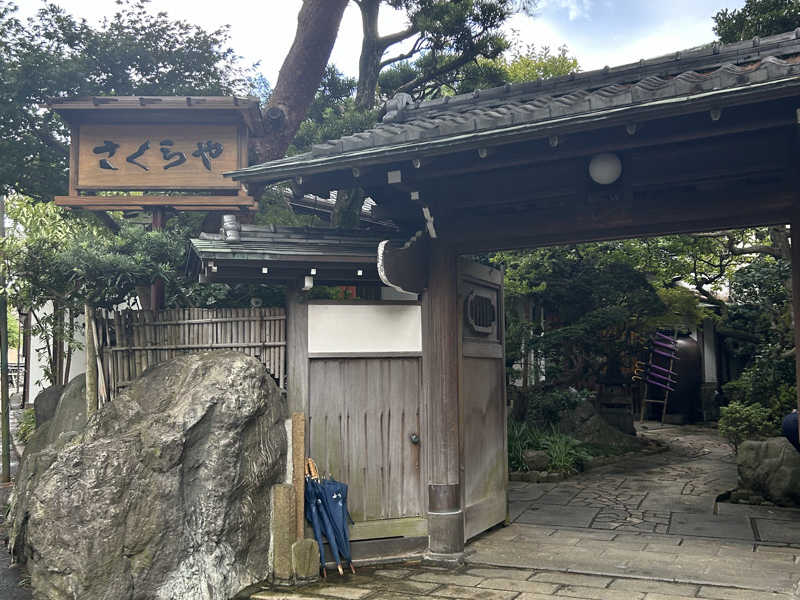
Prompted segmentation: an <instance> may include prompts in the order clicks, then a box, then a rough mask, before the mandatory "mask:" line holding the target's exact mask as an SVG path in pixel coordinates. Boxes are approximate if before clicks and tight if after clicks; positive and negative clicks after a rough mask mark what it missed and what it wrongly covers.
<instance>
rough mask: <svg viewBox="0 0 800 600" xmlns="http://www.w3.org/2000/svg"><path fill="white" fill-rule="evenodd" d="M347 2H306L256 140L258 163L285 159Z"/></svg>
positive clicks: (320, 0) (315, 85)
mask: <svg viewBox="0 0 800 600" xmlns="http://www.w3.org/2000/svg"><path fill="white" fill-rule="evenodd" d="M345 6H347V0H304V2H303V6H302V7H301V8H300V14H298V16H297V32H296V33H295V36H294V42H293V43H292V47H291V48H290V49H289V53H288V54H287V55H286V58H285V59H284V61H283V66H281V70H280V73H279V74H278V82H277V83H276V84H275V89H274V90H273V92H272V97H271V98H270V101H269V104H268V105H267V108H266V112H265V121H266V127H267V133H266V136H265V137H263V138H258V139H254V140H253V149H254V151H255V154H256V157H257V159H258V161H259V162H266V161H268V160H275V159H277V158H282V157H283V155H284V154H285V153H286V149H287V148H288V147H289V144H290V143H291V142H292V139H293V138H294V136H295V134H296V133H297V130H298V128H299V127H300V123H302V121H303V119H305V117H306V113H307V112H308V107H309V106H310V104H311V102H312V101H313V100H314V95H315V94H316V92H317V88H318V87H319V82H320V80H321V79H322V74H323V72H324V71H325V66H326V65H327V64H328V59H329V58H330V56H331V51H332V50H333V44H334V42H336V34H337V33H338V31H339V23H340V22H341V20H342V15H343V14H344V9H345Z"/></svg>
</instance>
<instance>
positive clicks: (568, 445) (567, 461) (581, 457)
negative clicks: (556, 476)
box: [541, 430, 591, 473]
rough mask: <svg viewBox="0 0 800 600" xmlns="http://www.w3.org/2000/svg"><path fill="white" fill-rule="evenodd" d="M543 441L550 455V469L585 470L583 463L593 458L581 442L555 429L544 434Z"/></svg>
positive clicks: (567, 471)
mask: <svg viewBox="0 0 800 600" xmlns="http://www.w3.org/2000/svg"><path fill="white" fill-rule="evenodd" d="M541 443H542V448H543V449H544V450H545V451H546V452H547V455H548V456H549V457H550V464H549V466H548V470H549V471H557V472H559V473H577V472H578V471H582V470H583V464H584V463H585V462H586V461H587V460H588V459H589V458H591V455H590V454H589V452H587V451H586V449H585V448H583V445H582V444H581V442H579V441H578V440H576V439H575V438H574V437H571V436H568V435H566V434H564V433H560V432H558V431H555V430H553V431H551V432H550V433H546V434H544V435H543V436H542V441H541Z"/></svg>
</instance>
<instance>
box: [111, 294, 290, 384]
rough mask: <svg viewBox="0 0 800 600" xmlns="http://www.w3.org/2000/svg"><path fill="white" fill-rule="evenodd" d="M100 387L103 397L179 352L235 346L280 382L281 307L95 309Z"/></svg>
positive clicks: (283, 356)
mask: <svg viewBox="0 0 800 600" xmlns="http://www.w3.org/2000/svg"><path fill="white" fill-rule="evenodd" d="M96 322H97V337H98V341H99V346H100V347H99V355H100V356H101V357H102V365H101V369H100V372H99V375H100V377H101V381H100V388H101V389H102V388H106V389H107V390H108V394H109V399H111V398H113V397H114V396H115V395H116V394H117V393H118V392H119V390H120V389H121V388H123V387H125V386H127V385H128V384H130V382H131V381H133V380H134V379H136V378H137V377H139V376H140V375H141V374H142V373H143V372H144V370H145V369H147V368H148V367H152V366H153V365H157V364H158V363H160V362H164V361H165V360H168V359H170V358H173V357H175V356H178V355H179V354H191V353H197V352H205V351H208V350H223V349H225V350H236V351H238V352H243V353H245V354H248V355H250V356H254V357H256V358H257V359H258V360H260V361H261V362H262V363H263V364H264V366H265V367H266V368H267V370H268V371H269V372H270V373H271V374H272V376H273V377H274V378H275V381H276V382H277V383H278V385H279V386H280V387H284V383H285V373H286V368H285V364H286V312H285V310H284V309H283V308H282V307H269V308H215V309H206V308H177V309H169V310H159V311H150V310H123V311H103V310H98V311H97V315H96Z"/></svg>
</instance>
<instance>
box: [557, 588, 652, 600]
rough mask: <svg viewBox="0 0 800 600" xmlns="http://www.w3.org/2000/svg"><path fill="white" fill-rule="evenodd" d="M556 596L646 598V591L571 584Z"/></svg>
mask: <svg viewBox="0 0 800 600" xmlns="http://www.w3.org/2000/svg"><path fill="white" fill-rule="evenodd" d="M556 596H567V597H568V598H580V599H581V600H642V599H643V598H644V593H643V592H631V591H628V590H607V589H600V588H590V587H580V586H577V585H569V586H567V587H564V588H561V589H560V590H558V591H557V592H556Z"/></svg>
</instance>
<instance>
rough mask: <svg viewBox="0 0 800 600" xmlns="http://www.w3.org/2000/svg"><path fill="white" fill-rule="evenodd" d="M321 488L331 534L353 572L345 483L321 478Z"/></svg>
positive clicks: (349, 520) (351, 520)
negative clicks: (331, 528)
mask: <svg viewBox="0 0 800 600" xmlns="http://www.w3.org/2000/svg"><path fill="white" fill-rule="evenodd" d="M321 484H322V489H323V490H324V492H325V493H324V496H323V500H322V506H323V510H325V511H326V512H327V513H328V517H329V519H330V522H331V525H332V527H333V534H334V536H335V538H336V545H337V547H338V548H339V553H340V554H341V556H342V558H343V559H344V560H346V561H347V563H348V564H349V565H350V570H351V571H352V572H353V573H355V572H356V570H355V567H353V560H352V555H351V553H350V531H349V527H348V522H350V523H352V522H353V519H351V518H350V511H348V510H347V484H344V483H342V482H340V481H336V480H335V479H332V478H331V479H323V480H322V482H321Z"/></svg>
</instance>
